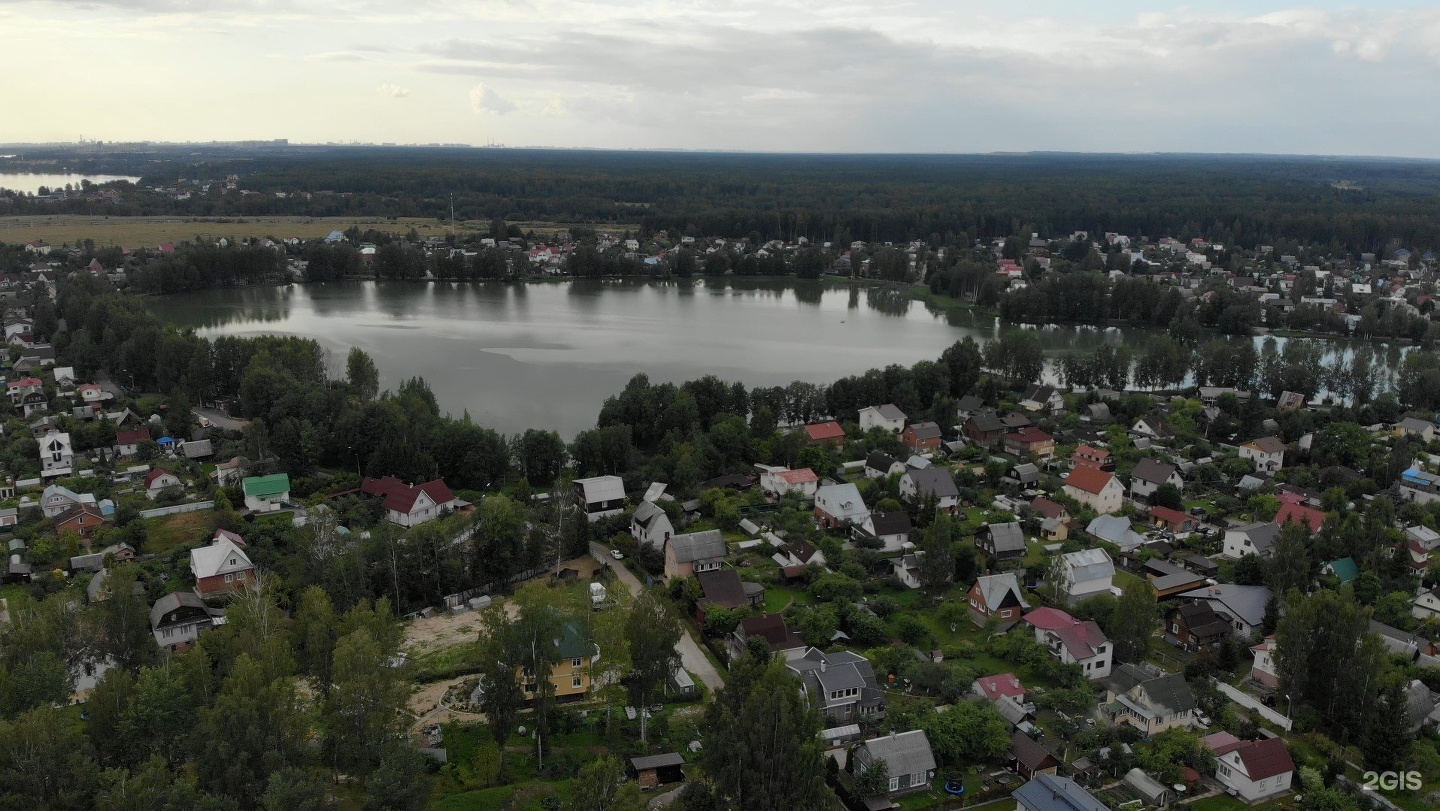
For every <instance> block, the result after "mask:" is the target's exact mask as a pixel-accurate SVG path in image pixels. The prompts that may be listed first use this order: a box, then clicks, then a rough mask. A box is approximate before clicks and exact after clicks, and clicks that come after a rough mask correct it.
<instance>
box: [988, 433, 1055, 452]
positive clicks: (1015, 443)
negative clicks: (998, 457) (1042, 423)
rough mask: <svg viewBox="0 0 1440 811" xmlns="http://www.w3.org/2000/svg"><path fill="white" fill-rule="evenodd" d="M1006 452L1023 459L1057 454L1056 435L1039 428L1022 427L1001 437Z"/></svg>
mask: <svg viewBox="0 0 1440 811" xmlns="http://www.w3.org/2000/svg"><path fill="white" fill-rule="evenodd" d="M1001 441H1002V443H1003V444H1004V446H1005V452H1006V453H1009V454H1013V455H1015V456H1019V457H1020V458H1022V459H1048V458H1050V457H1051V456H1054V455H1055V437H1052V436H1050V435H1049V434H1047V433H1045V432H1044V431H1042V430H1040V429H1039V428H1034V427H1029V428H1021V429H1020V430H1018V431H1012V432H1010V433H1008V434H1005V435H1004V436H1003V437H1002V438H1001Z"/></svg>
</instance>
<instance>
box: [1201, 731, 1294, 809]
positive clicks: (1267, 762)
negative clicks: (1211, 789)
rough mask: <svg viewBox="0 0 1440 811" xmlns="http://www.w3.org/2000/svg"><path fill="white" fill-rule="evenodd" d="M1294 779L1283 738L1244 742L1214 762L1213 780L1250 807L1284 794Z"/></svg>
mask: <svg viewBox="0 0 1440 811" xmlns="http://www.w3.org/2000/svg"><path fill="white" fill-rule="evenodd" d="M1294 776H1295V762H1294V761H1293V760H1291V759H1290V752H1289V751H1288V750H1287V749H1286V748H1285V740H1284V739H1283V738H1266V739H1265V740H1259V741H1246V742H1244V743H1243V744H1242V745H1241V746H1240V747H1238V748H1236V749H1234V750H1231V751H1229V752H1226V753H1225V754H1223V755H1220V756H1219V757H1217V758H1216V759H1215V779H1217V780H1219V781H1220V782H1221V783H1223V784H1225V785H1226V786H1227V787H1229V788H1232V789H1234V790H1235V792H1236V793H1237V794H1239V795H1240V799H1242V800H1244V801H1245V802H1247V803H1250V804H1254V803H1258V802H1260V801H1262V800H1266V799H1269V798H1271V797H1275V796H1277V795H1280V794H1286V793H1288V792H1289V791H1290V782H1291V780H1292V779H1293V778H1294Z"/></svg>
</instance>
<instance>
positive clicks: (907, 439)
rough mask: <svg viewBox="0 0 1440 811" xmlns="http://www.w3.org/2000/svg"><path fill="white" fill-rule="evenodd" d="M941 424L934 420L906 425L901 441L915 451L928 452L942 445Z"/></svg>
mask: <svg viewBox="0 0 1440 811" xmlns="http://www.w3.org/2000/svg"><path fill="white" fill-rule="evenodd" d="M940 440H941V435H940V426H939V425H936V424H935V423H933V422H916V423H912V424H910V425H907V426H905V430H904V431H903V432H902V433H901V434H900V441H901V442H903V443H905V447H907V448H909V449H910V450H911V451H913V452H915V453H927V452H929V451H933V450H935V449H936V448H938V447H940Z"/></svg>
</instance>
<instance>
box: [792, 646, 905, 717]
mask: <svg viewBox="0 0 1440 811" xmlns="http://www.w3.org/2000/svg"><path fill="white" fill-rule="evenodd" d="M785 666H786V667H787V668H789V670H790V672H791V673H793V674H795V675H796V676H798V677H799V678H800V683H801V689H802V690H803V691H804V692H805V694H806V695H807V696H809V698H810V700H811V701H812V702H814V703H815V706H816V708H817V709H818V710H819V711H820V714H821V715H823V716H825V718H826V719H828V720H829V721H830V722H832V723H833V722H836V721H852V720H860V719H863V718H872V719H876V718H880V717H882V716H883V715H884V713H885V696H884V694H883V693H882V692H881V690H880V686H879V683H878V682H877V681H876V680H875V671H874V669H873V668H871V666H870V660H869V659H866V658H865V657H864V656H861V655H859V654H857V653H851V652H849V651H837V652H835V653H828V654H827V653H825V652H823V651H821V650H819V649H817V648H807V649H805V650H804V651H790V652H789V653H788V654H787V655H786V660H785Z"/></svg>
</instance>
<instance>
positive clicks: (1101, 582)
mask: <svg viewBox="0 0 1440 811" xmlns="http://www.w3.org/2000/svg"><path fill="white" fill-rule="evenodd" d="M1114 578H1115V563H1114V561H1112V560H1111V559H1110V554H1109V553H1108V552H1106V551H1105V550H1104V549H1082V550H1080V551H1079V552H1070V553H1068V554H1066V555H1065V556H1063V557H1062V558H1061V562H1060V580H1061V586H1062V588H1063V594H1064V600H1065V601H1066V602H1067V603H1069V604H1070V605H1075V604H1077V603H1080V602H1083V601H1084V600H1086V599H1088V598H1090V597H1094V596H1095V595H1097V594H1109V593H1110V591H1111V589H1112V588H1113V587H1114Z"/></svg>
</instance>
